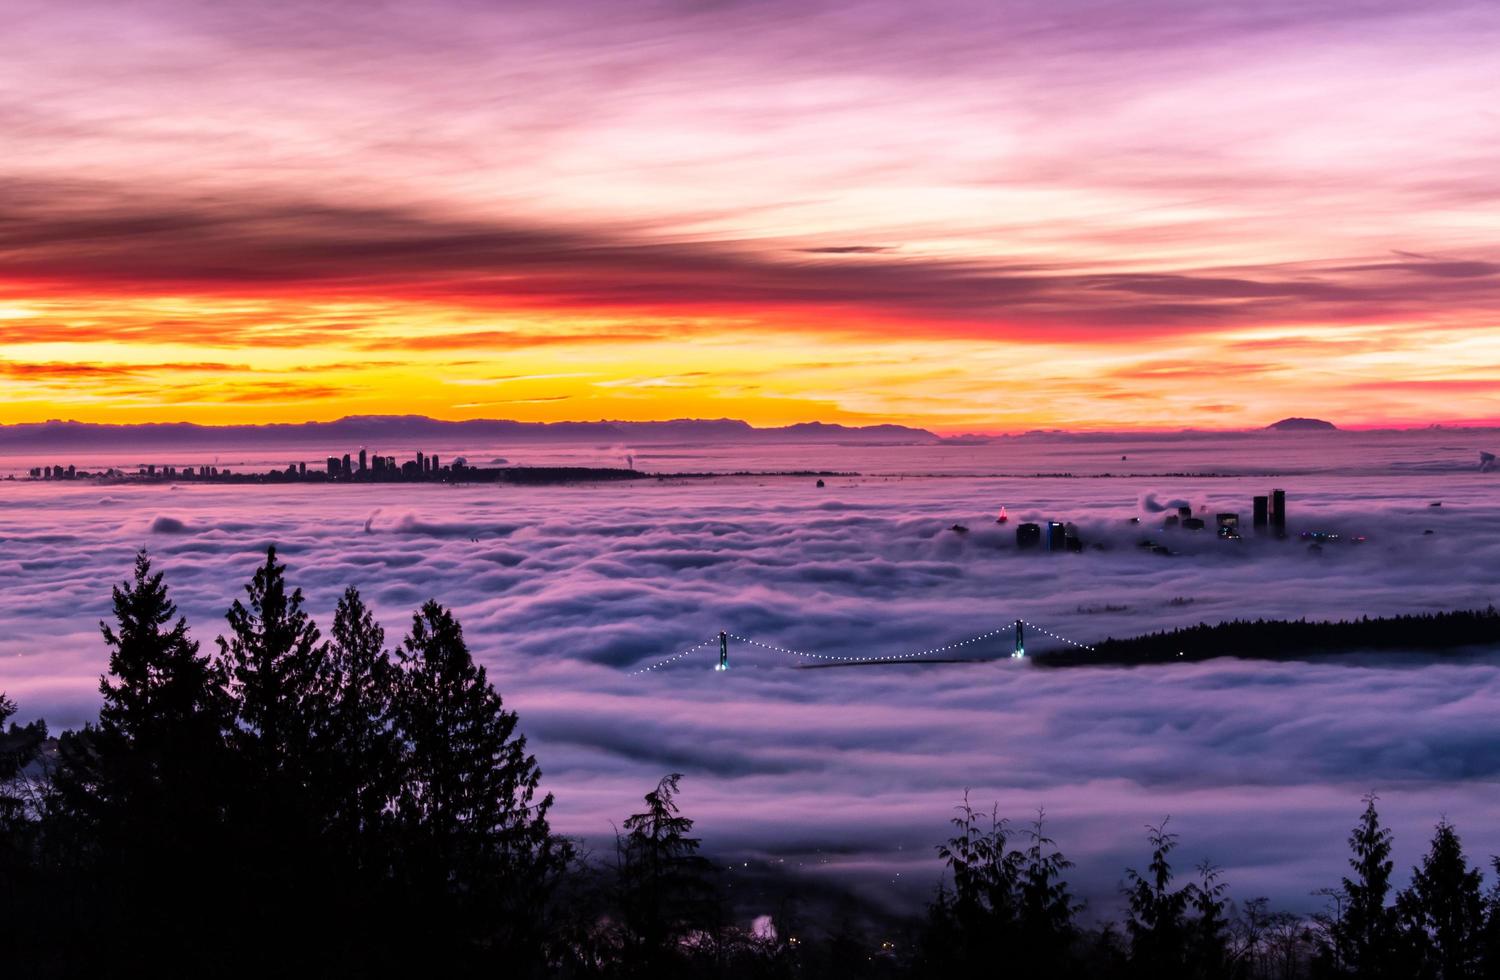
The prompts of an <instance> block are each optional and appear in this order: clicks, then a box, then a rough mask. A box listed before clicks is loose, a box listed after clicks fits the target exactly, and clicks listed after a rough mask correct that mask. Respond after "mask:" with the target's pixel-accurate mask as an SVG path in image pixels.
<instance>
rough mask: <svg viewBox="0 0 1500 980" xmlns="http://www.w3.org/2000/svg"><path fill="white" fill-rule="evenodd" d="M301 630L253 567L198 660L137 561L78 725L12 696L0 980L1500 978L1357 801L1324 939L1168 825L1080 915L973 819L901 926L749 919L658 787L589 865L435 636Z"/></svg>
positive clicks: (280, 586)
mask: <svg viewBox="0 0 1500 980" xmlns="http://www.w3.org/2000/svg"><path fill="white" fill-rule="evenodd" d="M304 605H305V604H304V600H303V596H302V593H301V592H300V590H298V589H296V588H293V587H292V586H291V585H290V584H289V583H288V581H287V577H286V568H285V566H284V565H283V564H282V563H281V562H280V560H279V559H278V557H277V555H276V552H275V549H274V548H273V549H270V550H269V551H268V552H267V554H266V557H265V561H264V562H263V563H262V564H260V565H259V567H257V568H256V569H255V570H254V573H253V575H252V577H251V580H250V582H249V583H248V585H247V586H246V587H245V590H244V595H243V596H242V597H241V598H240V599H237V600H235V601H234V602H233V603H232V604H231V605H230V607H229V609H228V612H227V615H226V630H225V632H224V634H223V635H222V636H220V637H219V638H218V641H217V643H216V644H215V648H214V649H212V650H208V651H205V650H204V649H202V648H201V647H200V644H199V642H198V641H197V640H195V639H193V637H192V635H191V634H190V632H189V628H188V624H187V623H186V621H185V620H184V619H182V618H181V617H180V616H179V615H178V614H177V611H176V608H175V605H174V604H173V602H172V600H171V597H170V595H169V591H168V588H167V585H166V583H165V581H164V579H163V576H162V574H161V573H159V572H156V571H154V570H153V569H152V566H151V562H150V560H149V559H148V557H147V556H146V555H145V554H142V555H140V556H139V557H138V558H137V561H136V564H135V568H134V570H133V574H132V575H131V577H130V578H129V579H128V580H127V581H125V582H123V583H122V584H121V585H119V586H118V587H116V588H115V589H114V591H113V621H112V622H108V623H101V624H100V629H101V634H102V638H103V641H104V649H105V652H106V654H107V661H106V664H105V670H104V673H103V675H102V677H101V679H100V695H101V707H100V711H99V716H98V719H97V720H96V721H94V722H92V723H90V724H88V725H86V726H84V727H83V728H82V729H81V730H78V731H66V732H63V733H61V734H60V735H59V736H57V737H56V738H53V737H51V736H50V734H49V732H48V731H47V727H46V725H45V723H44V722H42V721H36V722H32V723H30V724H27V725H20V724H16V723H14V722H11V718H12V716H13V715H15V713H16V711H17V710H18V708H17V705H16V704H14V703H13V702H12V701H11V700H9V699H8V698H6V697H4V695H0V725H4V724H5V723H6V722H11V723H10V724H9V727H8V728H6V729H4V730H3V731H0V975H3V976H5V977H7V978H8V977H74V976H97V977H134V976H164V977H176V976H229V975H233V976H239V975H244V976H252V975H253V976H311V975H316V976H388V975H435V974H452V975H461V976H467V975H494V976H504V977H521V978H529V977H561V978H593V977H598V978H615V977H619V978H635V977H640V978H647V977H650V978H676V977H684V978H685V977H725V978H739V977H756V978H760V977H764V978H776V977H787V978H791V977H827V976H834V977H843V976H849V977H892V978H894V977H951V976H957V975H972V976H985V977H1009V978H1054V977H1056V978H1071V977H1077V978H1082V977H1102V978H1121V980H1127V978H1128V980H1134V978H1153V980H1156V978H1160V980H1210V978H1221V977H1222V978H1245V980H1258V978H1278V980H1292V978H1302V977H1307V978H1341V977H1361V978H1364V977H1369V978H1392V980H1395V978H1430V980H1469V978H1472V980H1481V978H1492V977H1497V976H1500V886H1497V885H1495V884H1489V885H1488V886H1487V885H1486V882H1485V880H1484V875H1483V873H1482V871H1481V869H1480V868H1478V867H1475V866H1474V865H1473V864H1471V862H1470V859H1469V857H1468V856H1467V855H1466V854H1465V853H1464V851H1463V847H1462V843H1461V840H1460V837H1459V835H1458V832H1457V830H1456V829H1455V828H1454V827H1453V826H1452V825H1451V824H1449V823H1447V822H1446V821H1441V822H1439V823H1438V824H1437V826H1436V828H1435V830H1434V833H1433V837H1432V839H1431V843H1430V847H1429V849H1428V852H1427V854H1426V855H1425V857H1423V859H1422V861H1421V863H1420V864H1419V865H1418V866H1417V867H1415V868H1413V869H1412V870H1411V874H1410V876H1409V877H1410V884H1409V885H1408V886H1407V887H1405V888H1397V887H1396V884H1395V882H1396V879H1397V878H1398V876H1397V874H1396V872H1395V868H1394V865H1393V863H1392V861H1391V858H1390V854H1391V834H1390V831H1389V830H1388V829H1386V828H1384V827H1383V826H1382V825H1381V823H1380V817H1379V813H1378V810H1377V807H1376V800H1375V798H1374V797H1373V796H1372V797H1369V798H1367V799H1366V801H1365V807H1364V809H1363V812H1362V813H1360V814H1359V816H1358V817H1357V820H1356V822H1355V826H1354V829H1353V831H1352V832H1351V834H1350V836H1349V839H1348V847H1349V860H1348V863H1349V873H1348V875H1347V876H1346V877H1344V878H1343V879H1342V880H1341V881H1338V882H1330V883H1329V887H1328V888H1327V889H1326V890H1325V891H1324V892H1323V893H1322V894H1323V897H1324V898H1325V899H1326V905H1325V908H1324V911H1323V912H1322V913H1320V914H1318V915H1314V916H1305V915H1297V914H1292V913H1288V912H1278V911H1275V910H1272V909H1270V908H1269V907H1268V904H1267V902H1266V901H1265V900H1264V899H1259V898H1255V897H1253V896H1236V895H1234V894H1233V893H1232V892H1231V890H1230V887H1229V885H1230V883H1228V882H1226V881H1225V880H1224V879H1223V877H1222V875H1221V874H1220V872H1219V871H1218V870H1217V869H1216V868H1215V867H1213V866H1212V865H1209V864H1203V865H1200V866H1198V867H1196V868H1193V869H1189V870H1187V871H1184V869H1182V868H1180V867H1178V866H1177V864H1176V863H1175V855H1176V848H1177V845H1178V840H1177V837H1176V835H1175V834H1174V833H1173V832H1172V831H1171V830H1170V829H1169V822H1168V821H1166V820H1163V821H1162V822H1161V823H1160V824H1158V825H1157V826H1154V827H1151V828H1148V829H1147V830H1146V832H1145V840H1144V847H1143V850H1142V854H1141V861H1140V863H1139V864H1138V865H1136V866H1134V867H1130V868H1125V869H1121V874H1122V891H1121V895H1120V897H1119V902H1118V903H1117V905H1116V906H1114V907H1111V908H1105V909H1092V910H1090V909H1085V908H1084V907H1083V906H1082V904H1081V903H1080V902H1079V901H1078V899H1077V898H1076V896H1075V894H1074V892H1073V890H1072V889H1071V887H1070V886H1069V884H1068V873H1069V871H1070V870H1071V869H1072V867H1073V865H1072V863H1071V862H1070V861H1069V860H1068V859H1067V858H1066V857H1065V856H1064V854H1063V852H1062V851H1061V849H1060V847H1059V844H1058V843H1057V842H1055V841H1054V840H1053V839H1051V837H1049V836H1048V829H1047V823H1046V820H1045V817H1044V815H1043V814H1040V813H1038V814H1037V815H1036V816H1035V817H1034V818H1033V819H1030V820H1027V821H1025V822H1022V823H1020V824H1011V823H1009V822H1007V821H1006V820H1004V819H1001V818H1000V816H999V815H998V814H995V813H993V812H988V813H987V812H984V811H983V810H981V809H979V808H976V807H974V806H971V805H970V803H969V801H968V800H967V798H966V797H965V798H964V799H963V802H962V803H961V804H960V805H959V807H958V810H957V814H956V816H955V817H954V818H953V819H952V827H953V829H952V831H951V836H950V837H949V838H948V839H947V840H945V841H943V842H941V843H940V844H938V845H936V848H935V858H936V859H937V860H938V861H940V862H941V863H942V866H943V870H944V873H943V876H942V879H941V884H940V885H939V886H938V887H937V888H936V890H935V892H934V894H933V896H932V899H931V901H930V903H929V904H928V907H927V910H926V912H925V914H924V915H922V916H920V917H914V918H912V919H911V920H909V921H901V920H897V919H890V918H886V919H883V920H878V921H877V920H876V919H874V918H872V917H870V916H866V915H860V914H857V913H858V909H857V907H856V906H855V905H852V904H851V905H850V906H848V908H849V912H848V914H842V913H836V914H831V915H830V914H820V915H817V916H813V915H810V914H809V912H808V904H807V903H806V902H804V901H802V898H803V897H804V896H799V893H798V889H799V887H807V888H809V891H810V886H805V885H801V884H799V882H798V881H797V880H796V879H795V878H788V879H787V880H786V882H784V883H783V884H784V885H785V888H784V889H783V891H782V893H781V896H780V898H779V900H777V901H776V902H774V903H771V904H770V905H769V906H768V905H767V903H766V902H765V901H763V900H762V899H756V900H754V901H746V900H745V899H743V898H741V897H739V895H737V894H735V893H734V892H732V890H731V889H730V887H729V882H728V880H727V873H726V869H725V868H724V867H723V866H722V865H721V864H720V863H718V862H716V861H715V860H713V859H712V858H711V857H710V856H709V855H707V854H706V853H705V852H704V850H703V848H702V844H701V841H700V839H699V838H698V837H697V836H695V824H694V821H693V820H692V818H690V817H689V816H687V815H685V814H684V813H683V812H682V811H681V810H680V808H679V805H678V790H679V785H680V780H681V779H682V778H683V776H682V775H681V774H677V773H671V774H667V775H666V776H664V777H663V778H662V779H660V781H659V782H657V783H656V784H655V785H654V786H650V787H643V788H645V789H647V790H648V791H647V792H646V793H645V794H644V797H643V800H642V804H641V806H640V809H639V810H638V811H637V812H635V813H632V814H628V815H624V816H623V817H622V819H621V822H620V824H619V827H618V829H617V830H616V833H615V840H614V845H613V847H612V848H609V849H607V850H606V852H605V853H601V854H591V853H587V852H586V851H585V850H584V849H583V847H582V846H581V845H580V843H579V842H576V841H571V840H568V839H565V838H563V837H561V836H560V835H558V834H557V833H555V832H554V831H553V830H552V829H551V826H550V824H549V822H548V814H549V811H550V808H551V805H552V798H551V796H550V795H548V794H545V793H543V792H542V791H541V769H540V767H539V764H538V761H537V760H536V758H535V757H534V756H533V755H532V754H531V753H530V751H529V750H528V748H527V743H526V739H525V736H524V734H523V733H522V730H521V727H520V719H519V718H518V717H517V715H516V714H515V713H514V712H512V711H510V710H509V709H507V708H506V707H505V704H504V701H503V699H502V698H501V695H500V694H499V692H497V691H496V690H495V688H494V687H493V685H491V684H490V682H489V680H488V678H487V676H486V674H485V670H484V668H483V667H482V666H479V665H477V664H475V663H474V660H473V658H472V657H471V655H470V652H469V650H468V647H467V645H466V643H465V641H464V636H463V630H462V627H461V626H460V624H459V622H458V620H457V619H456V618H455V617H454V616H453V614H452V613H451V612H450V611H449V610H447V609H445V608H444V607H443V606H441V605H440V604H438V603H437V602H435V601H433V602H428V603H426V604H424V605H423V606H422V607H421V609H420V610H418V611H417V612H416V613H415V614H414V615H413V616H412V619H411V622H410V624H409V627H408V629H407V631H406V633H405V635H404V636H403V637H402V639H401V640H400V641H399V642H397V643H394V644H391V643H388V640H387V636H386V633H385V631H384V629H383V628H382V626H381V625H380V624H379V623H378V622H377V621H376V619H375V617H374V616H373V615H372V613H371V611H370V610H369V608H368V607H367V606H366V605H365V603H364V601H363V600H362V598H361V597H360V595H359V593H358V592H357V591H356V590H354V589H349V590H347V591H346V592H345V593H344V595H343V597H342V598H341V599H340V601H339V603H338V606H337V609H336V611H335V614H334V618H333V623H332V627H331V630H330V632H329V634H328V635H326V636H325V635H324V634H323V632H322V631H321V630H320V628H319V627H318V626H317V625H316V624H315V623H314V622H313V620H312V618H311V617H310V616H309V614H308V613H307V611H306V609H305V608H304ZM1486 615H1488V616H1489V617H1490V618H1494V616H1495V614H1494V611H1493V610H1490V612H1489V613H1488V614H1486ZM1490 864H1491V867H1492V868H1494V869H1495V870H1496V872H1497V874H1500V863H1497V862H1496V861H1495V860H1494V859H1492V860H1491V862H1490ZM1401 877H1403V879H1404V876H1401ZM1111 919H1115V920H1118V921H1117V922H1111V921H1110V920H1111ZM1100 923H1103V924H1100Z"/></svg>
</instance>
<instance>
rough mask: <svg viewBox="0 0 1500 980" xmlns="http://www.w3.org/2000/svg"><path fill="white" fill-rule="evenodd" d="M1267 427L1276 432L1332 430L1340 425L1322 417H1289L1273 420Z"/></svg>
mask: <svg viewBox="0 0 1500 980" xmlns="http://www.w3.org/2000/svg"><path fill="white" fill-rule="evenodd" d="M1266 428H1267V429H1271V430H1274V431H1276V432H1332V431H1334V430H1336V429H1338V426H1336V425H1334V424H1333V423H1332V422H1325V421H1323V420H1322V419H1299V418H1289V419H1282V420H1281V421H1280V422H1272V423H1271V424H1270V425H1268V426H1266Z"/></svg>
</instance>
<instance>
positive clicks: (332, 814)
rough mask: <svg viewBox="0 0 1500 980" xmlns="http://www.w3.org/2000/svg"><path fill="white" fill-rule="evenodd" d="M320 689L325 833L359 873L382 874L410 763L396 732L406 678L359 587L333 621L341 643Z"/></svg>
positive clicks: (332, 650)
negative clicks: (400, 686)
mask: <svg viewBox="0 0 1500 980" xmlns="http://www.w3.org/2000/svg"><path fill="white" fill-rule="evenodd" d="M324 668H325V670H326V673H325V675H324V677H323V678H322V679H321V681H320V684H319V691H318V698H319V701H320V702H321V704H320V709H319V714H318V716H317V718H316V719H315V725H314V743H315V744H316V745H317V747H318V750H319V751H318V760H319V763H320V765H321V767H322V779H321V780H320V793H321V795H322V797H323V801H324V802H323V806H322V812H323V813H324V815H325V818H326V820H327V824H326V826H325V833H326V834H327V835H328V836H329V837H330V838H331V840H332V843H333V845H334V846H336V847H338V848H340V849H342V850H344V851H345V852H347V853H348V855H349V856H350V859H351V861H352V863H353V867H354V870H356V871H358V872H360V873H362V874H366V873H371V872H376V871H379V870H382V867H383V865H384V863H385V860H386V859H385V858H384V857H383V856H382V854H383V849H384V843H385V838H386V830H387V824H388V822H389V821H388V817H389V812H390V810H391V808H392V807H393V806H394V803H395V800H396V795H397V792H398V791H399V788H400V782H401V766H402V763H403V759H402V753H401V745H400V740H399V738H398V736H397V733H396V730H395V708H396V704H395V700H396V684H397V680H398V677H399V673H398V671H397V669H396V666H395V664H393V663H392V662H391V657H390V654H389V653H388V652H387V651H386V649H385V630H384V629H382V628H381V626H380V624H379V623H378V622H376V621H375V617H374V615H373V614H372V613H371V612H370V610H369V608H368V607H367V606H366V605H365V604H364V600H363V599H361V598H360V594H359V591H358V590H357V589H354V588H350V589H347V590H345V592H344V595H343V598H342V599H340V600H339V604H338V608H337V610H336V611H335V613H334V617H333V639H332V642H330V643H329V645H328V656H327V658H326V659H325V661H324Z"/></svg>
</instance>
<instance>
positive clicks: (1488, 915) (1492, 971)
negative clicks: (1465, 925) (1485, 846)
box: [1479, 857, 1500, 980]
mask: <svg viewBox="0 0 1500 980" xmlns="http://www.w3.org/2000/svg"><path fill="white" fill-rule="evenodd" d="M1490 868H1491V870H1493V871H1494V872H1495V883H1494V884H1492V885H1491V886H1490V890H1489V892H1488V893H1487V894H1486V895H1485V897H1484V935H1483V936H1482V937H1481V940H1480V944H1479V957H1480V970H1479V975H1480V976H1482V977H1484V980H1500V857H1492V858H1490Z"/></svg>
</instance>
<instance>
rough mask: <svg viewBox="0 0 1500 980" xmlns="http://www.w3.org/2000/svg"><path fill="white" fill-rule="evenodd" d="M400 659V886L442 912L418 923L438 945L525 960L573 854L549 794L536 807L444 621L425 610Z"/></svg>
mask: <svg viewBox="0 0 1500 980" xmlns="http://www.w3.org/2000/svg"><path fill="white" fill-rule="evenodd" d="M399 657H400V663H401V667H402V676H401V679H400V684H399V687H398V693H397V698H396V705H395V718H396V725H397V731H398V732H399V734H400V737H401V739H402V741H403V743H404V746H405V752H406V761H405V767H404V771H403V781H402V785H401V788H400V793H399V797H398V800H397V808H396V812H397V818H398V820H399V832H400V835H401V845H400V846H401V848H402V849H403V852H404V853H403V854H402V863H403V873H404V875H405V881H406V883H407V884H408V885H409V887H410V888H411V889H412V893H413V894H414V895H415V896H420V897H421V898H422V899H423V900H425V901H428V902H430V903H431V904H430V910H431V911H434V912H438V913H439V914H438V916H437V917H436V918H434V917H431V916H429V918H428V919H427V927H428V928H429V929H431V930H432V931H433V932H434V934H435V935H436V936H449V937H453V936H460V937H467V938H468V939H469V941H471V942H473V943H475V944H476V945H477V944H484V945H488V946H497V947H500V948H505V949H507V950H509V951H510V953H511V954H512V955H513V956H515V957H520V956H522V955H526V954H529V955H533V956H534V955H536V954H537V951H539V950H540V949H541V947H542V945H543V937H542V936H541V935H540V933H541V931H542V929H543V925H544V919H543V915H544V913H545V911H546V909H545V906H546V899H547V896H548V894H549V891H550V889H551V888H552V886H553V885H554V883H555V877H556V875H557V874H558V872H559V871H560V870H561V869H562V868H563V867H565V866H566V863H567V862H568V860H569V859H570V856H571V849H570V848H569V846H568V845H567V843H566V842H565V841H563V840H561V839H560V838H557V837H555V836H554V835H553V834H552V832H551V829H550V827H549V826H548V823H547V811H548V810H549V809H551V806H552V796H551V794H547V795H545V796H543V797H542V798H541V799H540V800H538V799H537V793H538V786H539V784H540V782H541V770H540V769H539V768H538V767H537V764H536V759H535V757H533V756H532V755H530V754H529V753H527V751H526V738H525V736H524V735H521V734H519V733H518V732H517V731H516V721H517V719H516V715H515V713H514V712H512V711H507V710H505V707H504V702H503V701H502V699H501V697H500V694H499V692H497V691H496V690H495V689H494V688H493V687H492V686H490V684H489V682H488V680H487V679H486V675H485V670H484V668H483V667H480V666H478V665H476V664H475V663H474V660H473V657H472V656H471V655H470V653H469V648H468V646H467V644H465V642H464V637H463V630H462V628H461V627H460V626H459V623H458V620H457V619H455V618H454V617H453V614H452V613H451V612H449V611H448V610H446V609H444V608H443V607H442V606H441V605H439V604H438V603H436V602H428V603H426V604H425V605H423V606H422V609H421V611H420V612H418V613H417V614H416V615H415V616H413V617H412V627H411V633H410V634H409V635H408V636H407V637H406V639H405V641H404V642H403V643H402V646H401V650H400V654H399ZM513 965H515V966H517V967H518V968H519V966H520V964H513Z"/></svg>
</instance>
